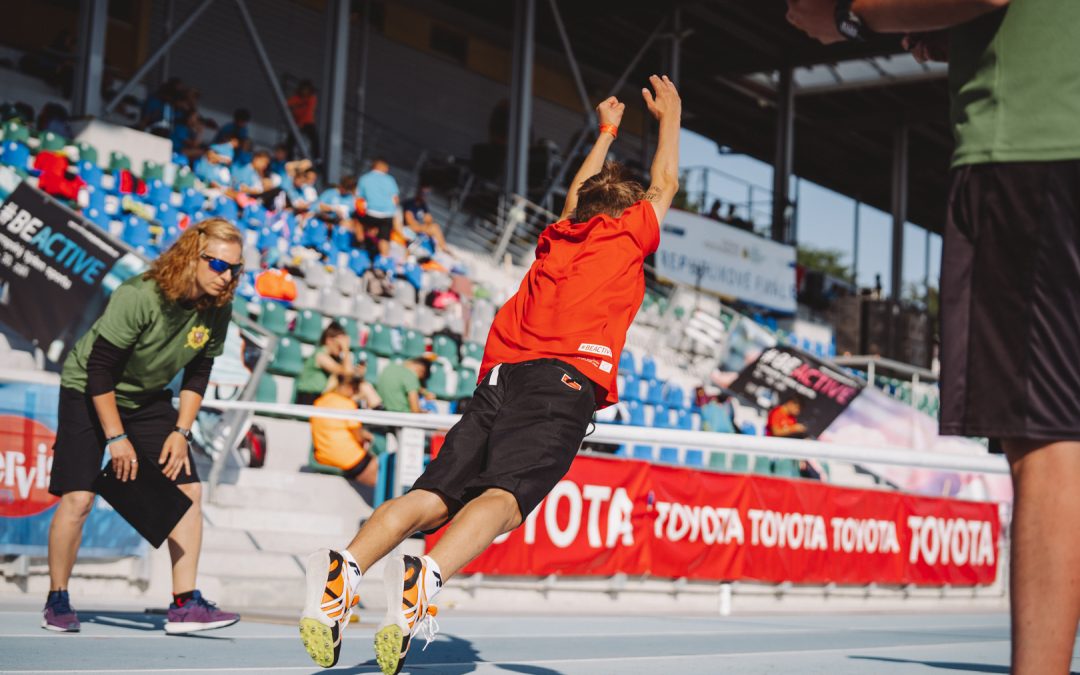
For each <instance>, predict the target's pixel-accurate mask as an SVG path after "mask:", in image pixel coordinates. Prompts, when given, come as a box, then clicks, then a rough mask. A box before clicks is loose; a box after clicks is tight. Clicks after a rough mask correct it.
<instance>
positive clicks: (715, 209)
mask: <svg viewBox="0 0 1080 675" xmlns="http://www.w3.org/2000/svg"><path fill="white" fill-rule="evenodd" d="M723 206H724V203H723V202H722V201H720V200H719V199H714V200H713V203H712V206H711V207H710V208H709V217H710V218H712V219H713V220H723V219H724V217H723V216H722V215H720V209H721V208H723Z"/></svg>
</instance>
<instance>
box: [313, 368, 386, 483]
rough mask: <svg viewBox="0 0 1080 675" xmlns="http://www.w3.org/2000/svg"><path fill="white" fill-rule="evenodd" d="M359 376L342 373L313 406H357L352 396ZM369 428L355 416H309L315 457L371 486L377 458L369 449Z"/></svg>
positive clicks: (336, 408)
mask: <svg viewBox="0 0 1080 675" xmlns="http://www.w3.org/2000/svg"><path fill="white" fill-rule="evenodd" d="M360 382H361V380H360V378H358V377H356V376H355V375H344V376H342V377H341V378H340V379H339V380H338V381H337V384H336V385H335V386H334V388H333V389H332V390H330V391H328V392H326V393H325V394H322V395H321V396H319V398H317V399H315V402H314V405H315V407H316V408H327V409H330V410H356V409H357V405H356V401H355V400H354V399H355V398H356V395H357V391H358V388H359V385H360ZM373 438H374V437H373V436H372V435H371V432H370V431H368V430H367V429H364V428H363V425H362V424H360V422H358V421H357V420H346V419H332V418H328V417H316V416H312V418H311V445H312V447H313V448H314V450H315V461H317V462H318V463H319V464H325V465H327V466H332V467H336V468H338V469H341V470H342V471H343V472H344V473H345V477H346V478H348V479H349V480H354V481H356V482H357V483H359V484H361V485H366V486H368V487H373V486H374V485H375V483H376V481H377V480H378V477H379V461H378V459H377V458H376V457H375V455H374V453H372V452H371V441H372V440H373Z"/></svg>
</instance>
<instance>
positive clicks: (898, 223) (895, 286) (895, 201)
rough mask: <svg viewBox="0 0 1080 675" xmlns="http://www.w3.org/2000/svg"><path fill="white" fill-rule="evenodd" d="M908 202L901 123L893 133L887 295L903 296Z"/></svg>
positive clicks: (904, 132) (905, 141)
mask: <svg viewBox="0 0 1080 675" xmlns="http://www.w3.org/2000/svg"><path fill="white" fill-rule="evenodd" d="M907 202H908V127H907V124H905V123H901V124H900V125H899V126H897V127H896V130H895V131H894V132H893V163H892V268H891V270H890V271H891V280H890V283H889V295H890V296H891V297H892V299H893V300H900V299H901V297H902V296H903V294H904V223H906V222H907Z"/></svg>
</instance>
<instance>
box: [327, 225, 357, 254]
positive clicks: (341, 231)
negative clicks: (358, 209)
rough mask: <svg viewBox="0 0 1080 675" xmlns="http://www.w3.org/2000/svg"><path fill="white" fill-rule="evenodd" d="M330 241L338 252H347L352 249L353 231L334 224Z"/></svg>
mask: <svg viewBox="0 0 1080 675" xmlns="http://www.w3.org/2000/svg"><path fill="white" fill-rule="evenodd" d="M331 243H332V244H333V246H334V250H336V251H338V252H339V253H349V252H350V251H352V250H353V233H352V232H351V231H350V230H349V229H347V228H345V227H342V226H340V225H338V226H335V227H334V234H333V236H332V237H331Z"/></svg>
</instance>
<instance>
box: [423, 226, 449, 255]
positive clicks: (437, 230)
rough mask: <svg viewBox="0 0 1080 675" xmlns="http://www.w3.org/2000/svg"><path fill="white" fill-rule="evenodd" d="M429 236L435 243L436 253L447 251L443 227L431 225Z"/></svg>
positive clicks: (428, 229) (428, 231)
mask: <svg viewBox="0 0 1080 675" xmlns="http://www.w3.org/2000/svg"><path fill="white" fill-rule="evenodd" d="M427 235H428V236H429V237H431V238H432V240H434V241H435V250H436V251H445V250H446V237H444V236H443V231H442V225H439V224H438V223H431V224H430V225H428V227H427Z"/></svg>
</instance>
